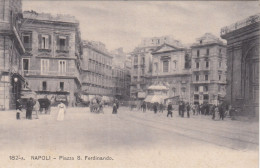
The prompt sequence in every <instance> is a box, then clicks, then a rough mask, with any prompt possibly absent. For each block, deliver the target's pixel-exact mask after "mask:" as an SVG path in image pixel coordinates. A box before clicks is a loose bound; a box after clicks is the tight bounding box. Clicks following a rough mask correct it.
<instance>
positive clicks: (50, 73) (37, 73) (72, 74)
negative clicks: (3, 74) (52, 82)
mask: <svg viewBox="0 0 260 168" xmlns="http://www.w3.org/2000/svg"><path fill="white" fill-rule="evenodd" d="M22 74H23V76H66V77H79V75H77V72H59V71H45V72H42V71H41V70H25V71H23V72H22Z"/></svg>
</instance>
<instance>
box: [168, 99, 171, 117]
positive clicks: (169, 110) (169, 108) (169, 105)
mask: <svg viewBox="0 0 260 168" xmlns="http://www.w3.org/2000/svg"><path fill="white" fill-rule="evenodd" d="M167 110H168V113H167V117H168V116H169V115H171V117H172V104H171V102H170V103H169V104H168V108H167Z"/></svg>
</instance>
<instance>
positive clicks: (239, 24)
mask: <svg viewBox="0 0 260 168" xmlns="http://www.w3.org/2000/svg"><path fill="white" fill-rule="evenodd" d="M259 21H260V13H258V14H256V15H253V16H250V17H248V18H246V19H244V20H240V21H238V22H236V23H234V24H232V25H230V26H226V27H223V28H222V29H221V32H220V34H221V36H223V35H226V34H227V33H230V32H232V31H234V30H237V29H240V28H243V27H246V26H248V25H251V24H254V23H257V22H259Z"/></svg>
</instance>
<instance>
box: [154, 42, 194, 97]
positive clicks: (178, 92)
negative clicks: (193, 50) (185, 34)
mask: <svg viewBox="0 0 260 168" xmlns="http://www.w3.org/2000/svg"><path fill="white" fill-rule="evenodd" d="M180 46H181V45H179V46H173V45H169V44H166V43H165V44H163V45H161V46H159V47H157V48H156V49H155V50H154V51H153V52H152V55H153V68H152V76H151V81H152V83H153V84H156V83H157V84H158V83H160V84H163V85H164V86H166V87H167V88H168V89H169V90H168V93H167V96H168V98H172V97H176V96H179V99H180V100H183V101H188V102H189V101H190V83H191V73H190V58H189V57H190V52H189V50H188V49H186V48H184V47H180Z"/></svg>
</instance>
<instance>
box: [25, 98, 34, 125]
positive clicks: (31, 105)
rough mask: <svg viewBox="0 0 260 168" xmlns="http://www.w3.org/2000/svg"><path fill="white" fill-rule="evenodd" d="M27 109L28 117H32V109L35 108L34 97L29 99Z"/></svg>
mask: <svg viewBox="0 0 260 168" xmlns="http://www.w3.org/2000/svg"><path fill="white" fill-rule="evenodd" d="M26 106H27V109H26V119H30V120H31V119H32V110H33V106H34V102H33V98H32V97H30V99H29V100H28V102H27V104H26Z"/></svg>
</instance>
